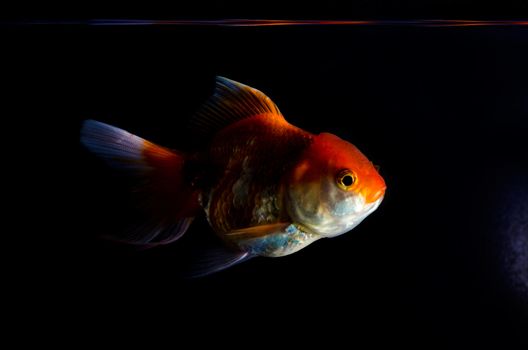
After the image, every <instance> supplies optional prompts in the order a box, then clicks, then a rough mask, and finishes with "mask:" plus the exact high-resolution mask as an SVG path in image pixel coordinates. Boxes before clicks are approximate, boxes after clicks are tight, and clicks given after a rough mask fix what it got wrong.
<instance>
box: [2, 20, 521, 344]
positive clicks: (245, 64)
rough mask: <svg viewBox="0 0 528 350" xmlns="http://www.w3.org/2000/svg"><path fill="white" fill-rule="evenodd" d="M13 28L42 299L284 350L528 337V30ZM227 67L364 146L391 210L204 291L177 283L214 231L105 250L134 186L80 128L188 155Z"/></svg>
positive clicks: (228, 275) (34, 266)
mask: <svg viewBox="0 0 528 350" xmlns="http://www.w3.org/2000/svg"><path fill="white" fill-rule="evenodd" d="M6 32H8V34H9V35H8V36H7V37H8V39H7V43H6V45H7V50H6V51H5V55H7V61H6V64H5V70H6V73H7V74H8V76H9V79H10V80H9V82H10V86H11V88H10V93H9V94H8V95H7V98H6V100H8V102H12V103H14V108H13V111H14V112H13V113H14V116H15V117H16V118H15V117H13V120H14V121H15V122H14V123H13V124H14V126H13V127H12V128H11V127H10V128H9V129H6V130H13V131H14V132H15V131H23V133H21V134H22V135H25V137H26V138H27V139H33V140H38V142H36V143H35V145H33V144H31V146H30V147H28V148H29V150H30V151H28V153H26V155H27V154H29V155H31V157H24V159H25V160H27V159H31V161H30V162H27V161H20V159H18V160H17V162H21V163H23V164H21V165H22V166H24V169H26V167H27V168H29V169H30V172H29V173H30V174H32V176H33V177H32V182H33V183H34V182H35V181H36V182H37V186H36V187H38V189H39V190H42V189H44V192H45V193H44V194H43V195H39V196H38V199H37V200H36V201H35V202H33V201H32V204H31V210H32V211H38V212H39V213H43V212H46V214H45V215H42V216H43V219H42V221H39V222H38V225H39V226H40V227H41V230H33V235H32V236H31V237H33V236H34V239H32V240H31V242H29V243H26V244H25V245H24V247H23V248H22V249H21V250H22V251H23V252H22V253H27V254H28V255H29V258H28V259H25V258H19V259H18V260H17V261H19V262H20V261H24V262H25V263H26V264H27V265H28V269H27V270H26V271H25V273H24V274H23V276H22V277H21V276H19V275H17V274H16V273H15V272H14V274H15V275H16V277H17V279H20V280H23V281H24V282H27V283H28V287H27V288H24V290H25V292H26V293H28V294H29V295H31V300H34V302H35V304H36V305H37V306H43V307H45V310H47V311H50V310H48V307H49V308H51V309H52V310H58V309H59V307H66V308H67V310H68V311H66V312H65V313H64V314H61V315H63V318H64V319H66V320H68V319H72V320H75V319H76V318H77V317H84V316H83V315H90V316H91V317H95V321H94V324H103V323H104V322H110V323H112V320H113V318H116V322H119V321H120V318H128V319H129V320H131V321H132V322H136V323H137V324H138V327H139V326H141V325H144V324H148V322H149V321H148V320H149V319H160V318H161V317H168V321H167V325H168V327H169V328H173V329H174V332H175V334H178V335H181V333H182V332H183V333H185V330H186V329H197V328H198V329H201V330H202V332H203V333H204V334H209V333H210V331H212V330H219V331H220V333H222V334H237V332H241V333H244V334H249V335H252V336H254V337H255V339H261V340H262V342H263V343H269V344H270V345H273V344H274V341H273V338H274V337H276V336H277V334H278V333H279V334H281V335H283V336H284V337H287V335H288V334H290V333H291V334H298V333H299V334H301V335H298V336H300V337H301V338H303V339H311V338H312V337H314V338H320V339H322V340H325V341H327V342H328V345H330V346H331V345H332V344H334V343H335V344H338V343H342V342H346V343H345V344H355V343H360V342H361V343H362V342H365V341H367V342H370V343H373V344H378V343H380V344H383V345H389V344H391V345H392V344H408V343H412V344H440V345H455V344H456V345H460V344H463V345H470V344H471V345H475V344H494V345H505V344H506V345H509V344H517V345H519V344H521V343H522V342H524V343H526V341H527V337H528V335H527V334H526V330H527V329H528V328H527V323H526V321H527V312H528V285H527V280H528V277H527V275H528V265H527V264H528V263H527V254H528V252H527V251H526V250H527V249H528V248H527V240H528V237H527V235H528V233H527V220H528V218H527V216H528V213H527V212H526V211H527V206H526V201H527V191H528V156H527V150H528V136H527V135H528V84H527V82H528V64H527V62H528V29H526V28H518V27H516V28H501V27H479V28H420V27H418V28H416V27H392V26H386V27H347V26H339V27H324V26H318V27H276V28H275V27H268V28H259V27H257V28H217V27H215V28H211V27H187V26H182V27H177V26H175V27H88V26H48V27H38V28H35V27H31V26H30V27H18V28H12V27H11V28H7V29H6ZM215 75H222V76H226V77H229V78H231V79H234V80H237V81H241V82H243V83H246V84H248V85H251V86H254V87H256V88H258V89H260V90H262V91H263V92H265V93H266V94H267V95H268V96H270V97H271V98H272V99H273V100H274V101H275V102H276V103H277V105H278V106H279V108H280V109H281V111H282V112H283V114H284V115H285V116H286V118H287V119H288V120H289V121H290V122H291V123H293V124H295V125H297V126H299V127H302V128H304V129H307V130H309V131H312V132H322V131H327V132H332V133H335V134H337V135H339V136H341V137H342V138H345V139H347V140H349V141H351V142H352V143H354V144H355V145H356V146H358V147H359V148H360V149H361V150H362V151H363V152H364V153H365V154H366V155H367V156H368V157H369V158H370V159H371V160H373V161H374V162H375V163H376V164H380V165H381V173H382V175H383V176H384V178H385V179H386V182H387V185H388V190H387V194H386V199H385V200H384V202H383V203H382V205H381V206H380V208H379V209H378V210H377V211H376V212H375V213H374V214H372V215H371V216H370V217H369V218H368V219H366V220H365V221H364V223H362V224H361V225H360V226H359V227H358V228H356V229H355V230H353V231H352V232H350V233H348V234H345V235H343V236H340V237H338V238H335V239H329V240H323V241H319V242H317V243H315V244H313V245H312V246H310V247H308V248H306V249H305V250H302V251H300V252H299V253H296V254H294V255H292V256H289V257H285V258H280V259H255V260H253V261H250V262H247V263H245V264H242V265H239V266H237V267H235V268H232V269H230V270H227V271H225V272H222V273H219V274H217V275H213V276H210V277H208V278H204V279H200V280H192V281H186V280H180V279H178V278H177V277H176V274H175V273H174V271H175V269H176V268H175V265H177V264H178V263H179V258H178V257H179V256H181V255H185V254H186V247H188V246H191V245H192V244H194V243H196V242H199V241H200V240H201V239H204V240H206V241H207V240H209V239H210V237H209V235H210V231H208V228H207V225H206V224H205V223H204V222H203V220H202V221H198V222H197V223H196V224H195V226H194V227H193V228H192V229H191V230H190V232H189V233H188V235H187V236H186V237H185V238H183V239H182V241H181V242H177V243H176V244H174V245H172V246H167V247H163V248H158V249H152V250H146V251H133V250H128V249H123V248H122V247H116V246H114V245H112V244H108V243H104V242H100V241H98V240H97V239H95V238H94V236H95V233H97V232H98V230H100V227H108V226H109V225H110V221H111V220H110V219H111V218H113V217H114V214H115V216H119V215H123V213H124V211H123V210H122V209H121V207H120V204H119V199H120V198H119V195H118V194H116V193H118V191H117V190H118V189H119V182H120V180H119V178H116V177H115V176H113V175H112V174H111V173H110V172H108V171H107V170H106V169H105V168H104V167H103V166H102V164H101V163H100V162H98V161H97V160H96V159H95V158H94V157H92V156H91V155H89V154H88V153H87V152H85V151H84V150H83V149H82V148H81V146H80V145H79V142H78V137H79V127H80V123H81V122H82V121H83V120H84V119H87V118H93V119H97V120H100V121H104V122H107V123H109V124H113V125H116V126H119V127H121V128H124V129H127V130H129V131H130V132H132V133H135V134H138V135H140V136H142V137H144V138H147V139H149V140H151V141H154V142H157V143H159V144H162V145H165V146H169V147H174V148H188V147H189V145H190V144H191V143H192V142H195V141H196V140H188V139H187V138H186V134H185V129H184V127H185V123H186V121H187V120H188V118H189V117H190V116H191V115H192V113H193V111H195V110H196V109H197V108H198V106H199V105H200V103H201V102H203V101H204V100H205V99H206V98H207V97H208V95H209V94H210V92H211V91H212V88H213V84H214V77H215ZM9 125H10V124H9ZM28 129H29V131H28ZM49 198H54V199H57V203H53V202H52V201H50V200H49ZM24 208H27V204H25V206H24ZM48 211H49V212H50V213H49V214H48ZM30 221H31V220H30ZM43 227H45V229H44V228H43ZM35 233H36V234H35ZM36 242H38V244H36ZM93 305H95V306H93ZM37 309H38V308H37ZM44 314H46V312H44ZM144 314H146V316H144V317H143V316H140V315H144ZM270 319H271V321H269V320H270ZM117 320H119V321H117ZM265 320H266V321H265ZM182 324H185V326H183V328H182ZM103 328H104V327H103ZM297 332H298V333H297ZM96 333H97V331H96ZM303 334H304V335H303Z"/></svg>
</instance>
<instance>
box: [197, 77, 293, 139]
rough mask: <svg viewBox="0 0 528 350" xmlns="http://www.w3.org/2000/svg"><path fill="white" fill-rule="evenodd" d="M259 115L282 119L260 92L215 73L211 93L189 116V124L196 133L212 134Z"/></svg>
mask: <svg viewBox="0 0 528 350" xmlns="http://www.w3.org/2000/svg"><path fill="white" fill-rule="evenodd" d="M262 114H270V115H274V116H275V117H279V118H281V119H284V117H283V116H282V114H281V112H280V111H279V108H278V107H277V106H276V105H275V103H273V101H272V100H271V99H270V98H269V97H268V96H266V95H265V94H263V93H262V92H261V91H259V90H257V89H254V88H252V87H250V86H247V85H244V84H241V83H239V82H236V81H234V80H230V79H227V78H224V77H219V76H217V77H216V85H215V89H214V93H213V95H212V96H211V97H210V98H209V99H208V100H207V101H206V102H205V104H204V105H203V106H202V107H201V108H200V109H199V110H198V112H197V113H196V115H195V116H194V117H193V118H192V119H191V121H190V125H189V127H190V129H191V130H192V131H193V132H194V133H195V134H198V135H201V136H212V135H213V134H215V133H216V132H218V131H219V130H221V129H223V128H225V127H226V126H228V125H230V124H233V123H235V122H237V121H239V120H242V119H245V118H249V117H253V116H256V115H262Z"/></svg>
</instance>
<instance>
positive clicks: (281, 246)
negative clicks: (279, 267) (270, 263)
mask: <svg viewBox="0 0 528 350" xmlns="http://www.w3.org/2000/svg"><path fill="white" fill-rule="evenodd" d="M226 235H227V236H228V237H230V238H232V239H233V241H234V242H235V244H237V245H238V247H239V248H240V249H242V250H243V251H247V252H250V253H251V254H253V255H260V256H269V257H277V256H284V255H288V254H291V253H294V252H296V251H298V250H300V249H302V248H304V247H306V246H307V245H309V244H310V243H312V242H314V241H315V240H317V239H318V238H320V237H319V236H318V235H316V234H313V233H310V232H308V231H306V230H305V229H304V228H303V227H302V226H300V225H299V224H295V223H288V222H281V223H276V224H270V225H260V226H254V227H247V228H244V229H239V230H235V231H231V232H229V233H228V234H226Z"/></svg>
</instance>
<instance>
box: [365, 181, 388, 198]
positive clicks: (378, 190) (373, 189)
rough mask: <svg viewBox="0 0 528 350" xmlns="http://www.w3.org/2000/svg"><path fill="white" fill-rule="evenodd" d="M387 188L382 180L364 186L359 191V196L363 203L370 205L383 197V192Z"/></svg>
mask: <svg viewBox="0 0 528 350" xmlns="http://www.w3.org/2000/svg"><path fill="white" fill-rule="evenodd" d="M386 189H387V186H386V185H385V182H384V181H383V179H381V181H376V182H375V183H371V184H369V186H365V187H364V188H363V189H362V190H361V195H362V196H363V198H365V203H367V204H370V203H374V202H376V201H377V200H379V199H380V198H382V197H383V196H384V195H385V190H386Z"/></svg>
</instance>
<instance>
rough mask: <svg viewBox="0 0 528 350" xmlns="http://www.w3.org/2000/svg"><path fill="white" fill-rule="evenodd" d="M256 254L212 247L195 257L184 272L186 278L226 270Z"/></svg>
mask: <svg viewBox="0 0 528 350" xmlns="http://www.w3.org/2000/svg"><path fill="white" fill-rule="evenodd" d="M253 257H254V256H253V255H251V254H249V253H248V252H243V251H232V250H228V249H227V248H223V247H222V248H211V249H208V250H204V251H203V252H202V253H201V254H200V255H199V256H197V257H195V258H194V260H193V261H192V262H191V265H190V266H189V267H188V268H187V270H186V271H185V272H184V274H183V275H184V277H186V278H198V277H204V276H207V275H210V274H213V273H216V272H219V271H222V270H225V269H227V268H229V267H232V266H234V265H237V264H240V263H241V262H244V261H247V260H249V259H251V258H253Z"/></svg>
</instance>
